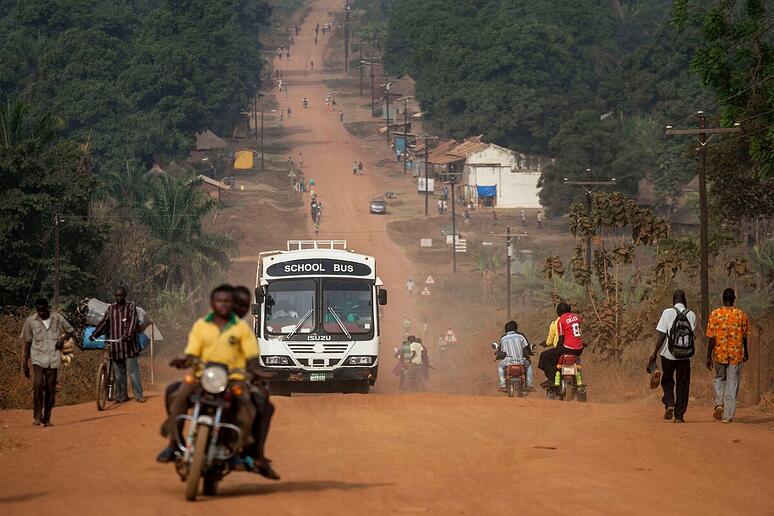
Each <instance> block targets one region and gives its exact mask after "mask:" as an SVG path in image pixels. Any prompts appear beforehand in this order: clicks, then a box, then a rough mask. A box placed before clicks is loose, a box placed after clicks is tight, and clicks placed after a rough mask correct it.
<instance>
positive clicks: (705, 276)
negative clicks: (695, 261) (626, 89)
mask: <svg viewBox="0 0 774 516" xmlns="http://www.w3.org/2000/svg"><path fill="white" fill-rule="evenodd" d="M696 117H697V119H698V123H699V127H698V128H697V129H673V128H672V126H671V125H668V126H666V132H665V133H666V134H668V135H689V136H696V137H697V140H698V142H699V148H698V151H699V162H698V168H699V170H698V173H699V262H700V264H699V265H700V271H699V275H700V277H701V278H700V284H701V322H702V324H704V325H706V324H707V320H708V319H709V227H708V219H709V209H708V207H707V143H709V140H710V138H712V136H714V135H716V134H723V133H738V132H740V131H741V130H742V128H741V127H740V126H739V124H738V123H736V124H734V127H716V128H708V127H707V115H706V114H705V113H704V111H699V112H697V113H696ZM708 136H709V138H708Z"/></svg>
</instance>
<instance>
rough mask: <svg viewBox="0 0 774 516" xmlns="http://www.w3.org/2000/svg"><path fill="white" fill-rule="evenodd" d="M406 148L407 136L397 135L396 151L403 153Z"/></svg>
mask: <svg viewBox="0 0 774 516" xmlns="http://www.w3.org/2000/svg"><path fill="white" fill-rule="evenodd" d="M405 149H406V138H405V136H396V137H395V152H396V153H400V154H403V151H404V150H405Z"/></svg>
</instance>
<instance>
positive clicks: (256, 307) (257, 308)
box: [252, 303, 261, 317]
mask: <svg viewBox="0 0 774 516" xmlns="http://www.w3.org/2000/svg"><path fill="white" fill-rule="evenodd" d="M252 308H253V315H254V316H255V317H259V316H260V315H261V305H259V304H258V303H253V306H252Z"/></svg>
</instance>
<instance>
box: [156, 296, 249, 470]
mask: <svg viewBox="0 0 774 516" xmlns="http://www.w3.org/2000/svg"><path fill="white" fill-rule="evenodd" d="M233 292H234V289H233V287H232V286H230V285H221V286H219V287H217V288H215V289H214V290H213V291H212V293H211V294H210V305H211V307H212V311H211V312H210V313H209V314H208V315H206V316H205V317H203V318H201V319H199V320H198V321H196V322H195V323H194V325H193V327H192V328H191V331H190V333H189V334H188V345H187V346H186V348H185V351H184V354H185V356H183V357H179V358H175V359H173V360H172V361H171V362H170V365H171V366H172V367H176V368H179V369H186V368H190V367H191V366H192V365H193V364H194V360H195V359H198V360H200V361H201V362H217V363H220V364H224V365H226V366H227V367H228V369H229V370H233V369H245V370H247V371H249V372H254V373H258V372H259V364H258V356H259V355H260V350H259V348H258V341H257V340H256V338H255V334H254V333H253V331H252V330H251V329H250V327H249V326H247V324H246V323H245V322H244V321H242V320H240V319H239V318H238V317H237V316H236V314H235V313H234V311H233V308H234V301H233ZM200 373H201V371H196V374H197V375H198V374H200ZM230 380H231V383H238V384H242V387H243V388H242V389H241V393H242V394H240V395H239V396H238V397H237V398H236V403H237V405H236V414H235V423H236V424H237V426H239V428H240V429H241V430H242V435H243V443H242V444H243V446H249V445H251V444H252V443H253V436H252V431H251V430H252V425H253V420H254V419H255V414H256V406H255V404H254V403H253V401H252V399H251V393H250V389H249V388H248V387H247V386H246V385H245V384H244V380H245V377H244V375H243V374H242V373H232V374H231V376H230ZM197 388H198V385H197V384H196V383H194V384H188V383H182V384H181V385H180V387H179V388H178V389H177V390H175V392H174V393H172V395H171V400H170V404H169V417H168V418H167V420H166V422H165V423H164V426H163V427H162V435H164V436H165V437H169V438H170V442H169V446H168V447H167V448H165V449H164V450H162V451H161V453H159V455H158V457H157V460H158V461H159V462H170V461H172V460H173V459H174V456H175V449H176V448H177V433H178V425H177V416H178V415H181V414H184V413H185V412H186V411H187V409H188V403H189V398H190V396H191V394H193V393H194V392H195V391H196V389H197ZM233 462H234V464H233V466H234V467H235V468H236V469H241V468H244V467H245V464H244V461H242V460H241V459H240V458H239V457H238V456H236V455H235V456H234V459H233Z"/></svg>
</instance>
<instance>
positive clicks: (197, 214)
mask: <svg viewBox="0 0 774 516" xmlns="http://www.w3.org/2000/svg"><path fill="white" fill-rule="evenodd" d="M294 5H295V4H294ZM270 14H271V5H270V2H266V1H263V0H190V1H186V2H178V1H173V0H130V1H123V0H122V1H118V0H23V1H16V0H0V177H2V178H3V179H2V181H3V189H2V192H0V220H2V222H0V248H2V250H3V252H2V253H0V304H1V305H24V304H25V303H28V302H29V300H30V296H31V295H37V294H38V293H43V294H49V295H50V293H51V290H52V289H51V277H50V274H49V271H51V263H52V255H53V252H52V232H53V226H54V224H55V217H54V216H55V214H59V222H57V225H58V226H59V229H60V232H61V243H62V259H61V262H62V267H61V268H62V279H63V281H62V289H63V296H64V297H65V299H73V298H74V296H77V295H80V296H82V295H84V294H88V293H90V292H91V293H93V292H94V290H95V289H98V288H99V287H103V292H104V288H106V287H108V286H109V285H111V284H113V283H114V282H116V281H121V282H124V283H127V284H128V285H129V287H130V289H132V290H134V294H135V295H136V296H139V297H142V295H143V293H149V292H155V293H157V294H158V293H159V292H161V294H158V295H159V296H170V295H175V293H177V294H178V297H180V298H181V299H189V298H190V296H191V293H192V292H193V291H194V289H195V285H196V283H197V282H198V281H199V280H200V279H201V278H202V277H203V275H205V274H206V273H207V271H209V270H212V267H217V266H221V265H224V264H226V263H227V262H228V258H227V254H226V252H227V250H228V249H229V245H230V243H229V242H228V239H227V238H225V237H224V236H216V235H210V234H207V233H206V231H204V230H203V229H202V225H201V217H202V216H203V215H204V214H206V213H208V212H209V211H211V210H212V209H215V208H216V206H215V205H214V203H213V202H212V201H211V200H210V199H209V198H208V197H207V196H206V195H205V194H203V193H202V192H201V191H200V189H198V188H196V182H195V180H193V176H191V175H190V174H188V175H186V174H182V175H180V177H169V176H162V177H158V176H153V175H149V174H147V173H146V172H147V170H148V169H149V168H150V167H151V165H153V164H154V163H162V164H165V163H168V162H169V161H170V160H173V159H176V158H180V157H185V156H186V155H187V154H188V151H189V150H190V149H191V147H192V145H193V142H194V136H195V134H196V133H197V132H199V131H201V130H203V129H207V128H209V129H212V130H214V131H216V132H223V133H225V134H228V132H229V130H230V128H231V126H232V123H233V122H234V121H235V120H236V119H237V118H238V117H240V112H241V111H242V110H243V109H244V108H245V107H246V106H248V105H249V100H250V99H251V98H252V96H253V94H254V92H255V91H256V90H257V89H258V88H259V85H260V77H261V73H262V66H263V60H262V58H261V55H260V45H259V35H260V34H261V32H262V30H263V29H264V27H265V25H266V24H267V23H268V20H269V16H270Z"/></svg>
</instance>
